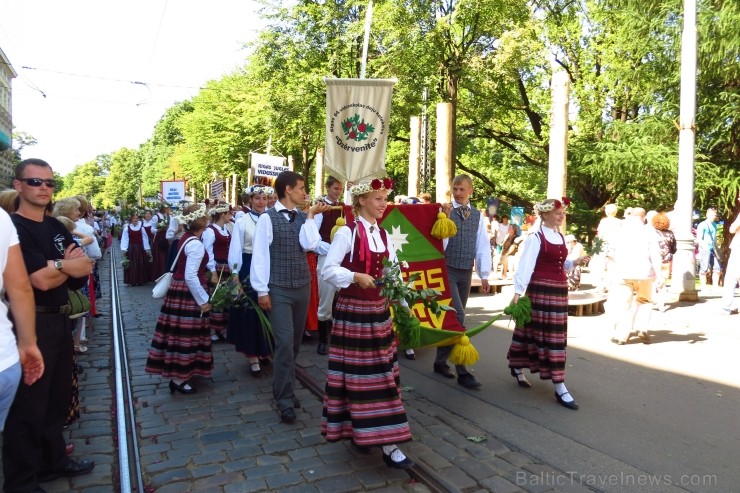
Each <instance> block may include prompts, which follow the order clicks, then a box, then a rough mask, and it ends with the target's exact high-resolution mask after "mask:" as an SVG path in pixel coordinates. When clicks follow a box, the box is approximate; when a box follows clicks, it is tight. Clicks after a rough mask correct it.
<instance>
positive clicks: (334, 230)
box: [329, 216, 347, 241]
mask: <svg viewBox="0 0 740 493" xmlns="http://www.w3.org/2000/svg"><path fill="white" fill-rule="evenodd" d="M346 222H347V221H345V220H344V218H343V217H342V216H339V217H338V218H337V223H336V224H335V225H334V227H333V228H331V233H329V240H330V241H334V235H335V234H336V233H337V231H339V228H341V227H342V226H344V224H345V223H346Z"/></svg>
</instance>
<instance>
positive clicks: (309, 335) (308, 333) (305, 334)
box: [303, 330, 313, 341]
mask: <svg viewBox="0 0 740 493" xmlns="http://www.w3.org/2000/svg"><path fill="white" fill-rule="evenodd" d="M311 339H313V333H311V331H309V330H304V331H303V340H304V341H310V340H311Z"/></svg>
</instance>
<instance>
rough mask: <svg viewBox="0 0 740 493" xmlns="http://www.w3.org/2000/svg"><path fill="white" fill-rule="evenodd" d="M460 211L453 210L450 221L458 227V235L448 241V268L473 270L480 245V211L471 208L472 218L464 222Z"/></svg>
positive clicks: (446, 258)
mask: <svg viewBox="0 0 740 493" xmlns="http://www.w3.org/2000/svg"><path fill="white" fill-rule="evenodd" d="M468 205H469V204H468ZM458 209H459V208H456V209H452V211H451V212H450V219H452V221H453V222H454V223H455V226H457V234H456V235H455V236H453V237H452V238H450V239H449V240H448V241H447V248H446V249H445V260H446V263H447V266H448V267H452V268H454V269H463V270H472V269H473V261H474V260H475V248H476V246H477V244H478V225H479V224H480V211H479V210H478V209H476V208H474V207H472V206H471V207H470V217H468V218H467V219H465V220H463V218H462V215H461V214H460V213H459V212H458Z"/></svg>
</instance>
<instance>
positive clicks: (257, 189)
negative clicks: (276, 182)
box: [244, 185, 275, 195]
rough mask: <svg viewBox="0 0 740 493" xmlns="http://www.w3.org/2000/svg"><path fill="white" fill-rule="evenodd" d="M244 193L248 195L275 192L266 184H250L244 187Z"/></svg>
mask: <svg viewBox="0 0 740 493" xmlns="http://www.w3.org/2000/svg"><path fill="white" fill-rule="evenodd" d="M244 193H246V194H249V195H259V194H264V195H272V194H273V193H275V189H274V188H272V187H268V186H267V185H252V186H251V187H247V188H245V189H244Z"/></svg>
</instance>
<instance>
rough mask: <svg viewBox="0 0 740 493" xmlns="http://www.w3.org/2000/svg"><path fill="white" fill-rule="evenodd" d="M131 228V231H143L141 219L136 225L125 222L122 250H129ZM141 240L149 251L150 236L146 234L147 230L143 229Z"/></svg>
mask: <svg viewBox="0 0 740 493" xmlns="http://www.w3.org/2000/svg"><path fill="white" fill-rule="evenodd" d="M129 228H131V231H141V221H139V224H137V225H136V226H134V225H133V224H125V225H124V226H123V232H122V233H121V250H122V251H124V252H125V251H128V241H129V240H128V231H129ZM141 241H142V243H143V244H144V250H146V251H149V250H150V247H149V237H148V236H147V234H146V231H141Z"/></svg>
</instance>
